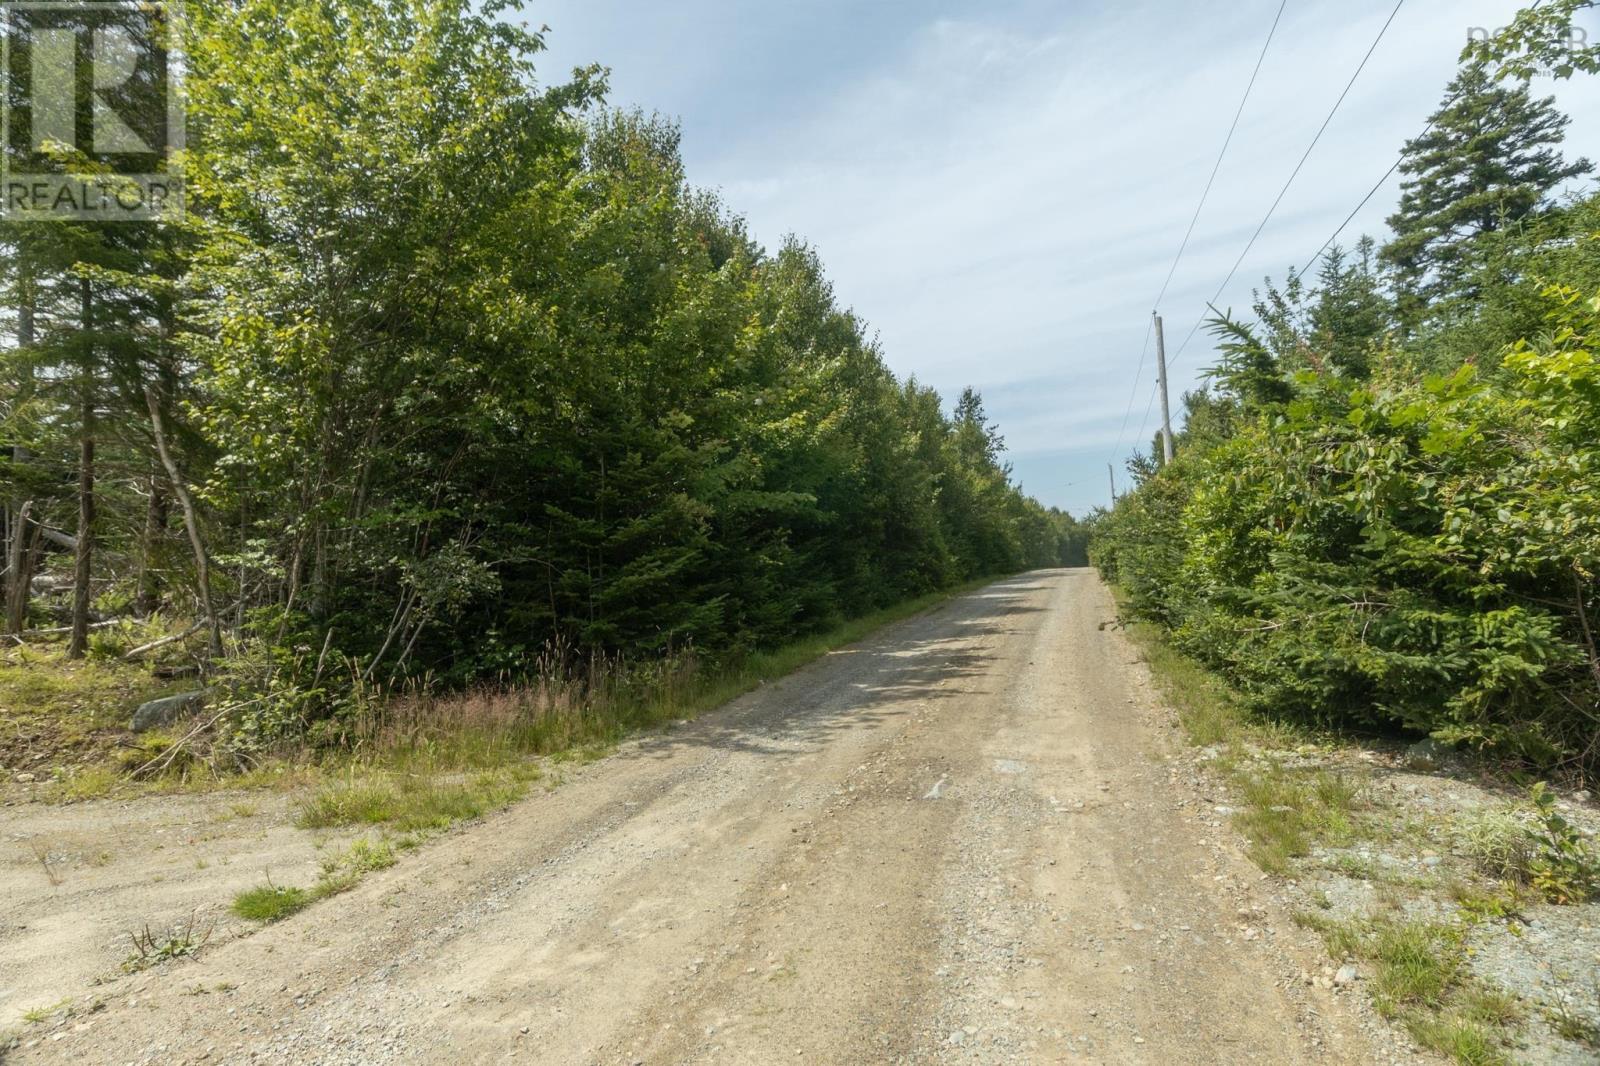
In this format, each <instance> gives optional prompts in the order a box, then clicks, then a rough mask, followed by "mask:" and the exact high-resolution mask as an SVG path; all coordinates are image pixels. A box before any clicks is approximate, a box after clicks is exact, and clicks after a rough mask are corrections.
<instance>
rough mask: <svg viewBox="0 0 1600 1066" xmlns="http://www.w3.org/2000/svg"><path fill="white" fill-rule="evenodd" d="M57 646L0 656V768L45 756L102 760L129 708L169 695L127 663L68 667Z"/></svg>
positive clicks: (145, 672)
mask: <svg viewBox="0 0 1600 1066" xmlns="http://www.w3.org/2000/svg"><path fill="white" fill-rule="evenodd" d="M62 651H63V649H62V648H61V647H60V646H58V645H50V646H31V645H25V646H22V647H14V648H10V649H8V650H6V651H5V652H4V653H3V654H0V720H3V721H4V722H5V724H6V728H5V729H4V730H0V764H4V765H7V766H17V765H22V763H21V759H22V757H23V756H24V755H32V754H34V753H36V752H38V751H41V750H45V751H51V752H56V753H61V754H73V755H79V754H82V753H85V752H92V753H95V754H104V753H105V752H107V751H109V750H110V748H111V747H112V745H114V744H115V739H116V736H117V735H118V734H119V733H120V732H121V731H122V729H123V728H125V727H126V725H127V720H128V718H129V717H130V716H131V715H132V713H133V709H134V707H135V706H137V705H138V704H139V703H140V702H142V701H143V700H148V699H154V698H155V697H157V696H160V695H163V694H165V693H166V692H168V691H170V690H171V687H172V686H171V684H170V683H169V682H164V681H158V680H156V679H155V678H153V677H151V675H150V672H149V670H148V669H147V668H146V667H144V666H141V665H138V664H134V663H123V662H118V661H116V660H107V659H99V658H90V659H84V660H81V661H77V662H72V661H69V660H68V659H67V658H66V657H65V656H64V655H63V654H62Z"/></svg>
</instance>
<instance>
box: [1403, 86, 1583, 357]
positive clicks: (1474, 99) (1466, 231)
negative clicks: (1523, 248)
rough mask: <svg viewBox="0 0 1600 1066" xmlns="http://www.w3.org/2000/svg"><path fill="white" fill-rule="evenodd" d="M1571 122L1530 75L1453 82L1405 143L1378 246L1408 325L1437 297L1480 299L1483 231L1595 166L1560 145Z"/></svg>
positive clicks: (1544, 201) (1538, 206) (1539, 204)
mask: <svg viewBox="0 0 1600 1066" xmlns="http://www.w3.org/2000/svg"><path fill="white" fill-rule="evenodd" d="M1568 121H1569V120H1568V118H1567V116H1565V115H1563V114H1562V113H1561V112H1560V111H1557V110H1556V108H1555V98H1554V97H1546V98H1544V99H1542V100H1535V99H1534V98H1533V96H1532V94H1531V93H1530V92H1529V90H1528V86H1527V84H1526V83H1523V84H1520V85H1515V86H1510V87H1508V86H1505V85H1501V84H1498V83H1496V82H1495V81H1494V80H1493V79H1492V78H1491V76H1490V74H1489V72H1488V71H1487V70H1486V69H1485V68H1483V67H1481V66H1470V67H1468V68H1466V69H1464V70H1463V71H1462V72H1461V73H1460V74H1458V75H1457V76H1456V78H1455V80H1453V81H1452V82H1451V83H1450V86H1449V89H1448V90H1447V95H1446V97H1445V102H1444V104H1443V105H1442V106H1441V107H1440V108H1439V110H1438V111H1436V112H1434V114H1433V117H1432V122H1431V125H1430V126H1429V128H1428V130H1427V131H1426V132H1425V133H1423V134H1422V136H1420V137H1417V138H1414V139H1413V140H1410V141H1407V142H1406V145H1405V148H1404V150H1403V152H1402V160H1401V163H1400V170H1401V173H1403V174H1405V175H1406V176H1407V180H1406V181H1405V182H1404V184H1403V185H1402V195H1401V198H1400V209H1399V210H1398V211H1397V212H1395V214H1393V215H1391V216H1390V218H1389V226H1390V227H1391V228H1392V229H1393V230H1394V233H1395V238H1394V240H1392V241H1390V242H1389V243H1388V244H1387V245H1385V246H1384V248H1383V251H1382V252H1381V253H1380V255H1381V258H1382V259H1383V261H1384V262H1386V263H1388V264H1389V265H1391V266H1393V267H1394V268H1395V281H1396V285H1397V288H1398V290H1399V304H1400V308H1399V309H1400V317H1401V320H1402V322H1403V323H1404V324H1405V325H1407V326H1413V327H1414V326H1415V325H1416V324H1417V323H1418V322H1419V321H1420V319H1421V318H1422V317H1423V314H1424V311H1425V309H1426V308H1427V307H1428V306H1429V305H1431V304H1434V303H1437V302H1440V301H1445V300H1449V299H1451V298H1462V297H1465V298H1469V299H1470V298H1472V297H1474V296H1475V295H1476V291H1475V290H1476V285H1475V284H1474V283H1473V280H1472V275H1473V274H1474V271H1475V264H1476V257H1475V252H1476V249H1477V239H1478V238H1479V237H1482V236H1483V235H1484V234H1486V233H1491V232H1494V231H1496V230H1498V229H1500V228H1502V227H1503V226H1506V225H1508V224H1510V223H1514V222H1517V221H1519V220H1522V219H1525V218H1528V217H1529V216H1532V215H1535V214H1538V213H1540V212H1541V211H1542V210H1545V209H1547V208H1548V206H1549V196H1550V193H1551V192H1552V191H1553V190H1554V189H1556V188H1557V187H1558V186H1560V185H1561V184H1562V183H1563V182H1565V181H1567V180H1569V179H1571V178H1575V177H1578V176H1579V175H1583V174H1587V173H1589V172H1590V170H1591V169H1592V166H1591V164H1590V163H1589V161H1588V160H1586V159H1578V160H1575V161H1573V162H1568V161H1567V160H1566V159H1565V158H1564V157H1563V156H1562V154H1561V152H1560V150H1559V145H1560V144H1561V141H1562V139H1563V137H1564V136H1565V133H1566V128H1567V124H1568Z"/></svg>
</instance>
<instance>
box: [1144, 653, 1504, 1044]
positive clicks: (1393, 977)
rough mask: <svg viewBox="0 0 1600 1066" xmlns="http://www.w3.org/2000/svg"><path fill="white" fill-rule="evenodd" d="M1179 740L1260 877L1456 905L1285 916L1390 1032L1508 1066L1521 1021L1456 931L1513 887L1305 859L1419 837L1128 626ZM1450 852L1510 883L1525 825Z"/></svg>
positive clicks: (1325, 741)
mask: <svg viewBox="0 0 1600 1066" xmlns="http://www.w3.org/2000/svg"><path fill="white" fill-rule="evenodd" d="M1128 632H1129V634H1130V636H1131V638H1132V639H1133V641H1134V643H1135V644H1137V645H1138V647H1139V648H1140V650H1141V651H1142V652H1143V654H1144V656H1145V659H1146V661H1147V662H1148V663H1149V665H1150V669H1151V672H1152V674H1153V675H1154V677H1155V679H1156V681H1157V683H1158V684H1159V685H1160V686H1161V689H1162V691H1163V693H1164V695H1165V696H1166V697H1167V700H1168V702H1169V703H1170V705H1171V706H1172V707H1173V708H1174V709H1175V710H1176V711H1177V714H1178V719H1179V723H1180V724H1181V725H1182V727H1183V730H1184V732H1185V733H1186V735H1187V737H1188V739H1189V741H1190V742H1191V743H1192V744H1195V745H1197V746H1201V747H1205V748H1207V749H1208V750H1211V751H1212V752H1213V754H1214V755H1215V757H1214V758H1212V759H1211V760H1210V765H1211V766H1212V767H1213V768H1214V769H1215V771H1216V772H1217V773H1218V774H1219V775H1220V776H1221V778H1222V779H1223V781H1224V782H1225V783H1226V785H1227V786H1228V788H1229V790H1230V792H1231V793H1232V794H1233V796H1234V797H1235V798H1236V800H1237V805H1238V808H1239V809H1238V810H1237V811H1236V812H1235V814H1234V816H1233V822H1234V825H1235V827H1236V828H1237V829H1239V831H1240V832H1241V833H1243V835H1244V836H1245V838H1246V840H1247V841H1248V845H1249V846H1248V849H1247V854H1248V855H1249V857H1250V858H1251V860H1252V861H1254V862H1255V864H1256V865H1257V866H1259V867H1260V868H1261V869H1262V870H1263V871H1265V872H1267V873H1270V874H1275V875H1278V876H1284V877H1291V876H1300V875H1301V873H1302V870H1303V868H1304V867H1305V866H1306V865H1307V864H1308V863H1313V864H1315V865H1316V866H1319V867H1324V868H1328V869H1331V870H1335V871H1337V872H1339V873H1341V874H1343V875H1345V876H1347V877H1352V878H1357V879H1360V880H1363V881H1368V882H1375V883H1382V884H1385V885H1387V886H1388V887H1387V889H1386V891H1388V892H1391V893H1393V892H1396V891H1399V890H1401V889H1403V890H1406V891H1431V890H1432V889H1433V888H1436V887H1437V888H1440V889H1441V890H1442V891H1445V892H1446V893H1447V894H1448V896H1449V898H1452V899H1453V900H1454V902H1455V903H1456V904H1457V906H1458V907H1459V913H1460V915H1461V918H1462V921H1461V922H1460V923H1455V924H1440V923H1433V922H1419V921H1412V920H1408V919H1406V918H1404V917H1403V916H1401V915H1400V914H1398V913H1389V914H1380V915H1378V916H1375V917H1374V916H1369V917H1367V918H1364V919H1353V920H1340V919H1339V918H1337V917H1335V916H1333V914H1332V913H1331V911H1332V901H1331V900H1330V899H1329V898H1328V897H1327V896H1326V894H1321V895H1320V898H1319V897H1318V896H1316V895H1314V896H1313V902H1314V903H1315V904H1316V905H1317V906H1318V908H1319V909H1316V910H1308V911H1303V912H1301V913H1299V914H1297V915H1296V916H1295V920H1296V921H1297V922H1298V923H1299V924H1301V925H1303V926H1306V927H1308V928H1311V929H1314V930H1316V931H1317V932H1318V933H1319V934H1321V936H1322V939H1323V942H1324V944H1325V945H1326V946H1327V949H1328V953H1329V954H1330V955H1331V956H1332V957H1333V958H1335V959H1339V960H1346V959H1348V960H1353V961H1358V962H1359V963H1360V964H1361V967H1360V968H1361V970H1362V972H1363V976H1364V977H1365V978H1366V980H1365V981H1364V984H1365V986H1366V988H1367V990H1368V991H1369V992H1370V993H1371V995H1372V998H1373V1001H1374V1005H1375V1006H1376V1007H1377V1008H1378V1010H1379V1011H1380V1012H1381V1013H1382V1014H1383V1015H1384V1016H1385V1017H1388V1018H1390V1019H1393V1020H1394V1021H1396V1022H1398V1023H1399V1024H1402V1025H1404V1026H1405V1027H1406V1029H1407V1030H1408V1031H1409V1032H1410V1033H1411V1035H1412V1036H1413V1037H1414V1038H1415V1039H1416V1040H1417V1041H1418V1042H1419V1043H1420V1044H1422V1045H1424V1046H1426V1047H1428V1048H1431V1049H1433V1050H1434V1051H1437V1052H1439V1053H1441V1054H1443V1055H1446V1056H1448V1057H1450V1058H1451V1059H1452V1060H1453V1061H1455V1062H1458V1063H1462V1064H1464V1066H1501V1064H1505V1063H1509V1062H1510V1059H1509V1058H1508V1057H1507V1054H1506V1051H1505V1048H1506V1046H1507V1045H1508V1043H1509V1037H1510V1035H1511V1034H1513V1033H1514V1032H1515V1030H1516V1029H1517V1028H1518V1027H1519V1026H1520V1025H1521V1024H1522V1022H1523V1020H1524V1017H1525V1012H1524V1010H1523V1007H1522V1005H1521V1003H1519V1002H1518V1001H1517V1000H1516V999H1514V998H1513V997H1510V996H1507V995H1505V994H1503V993H1501V992H1499V991H1498V990H1496V989H1493V988H1490V987H1488V986H1486V985H1484V984H1483V983H1481V982H1479V981H1477V980H1476V979H1474V978H1473V977H1472V975H1471V974H1470V971H1469V969H1468V966H1467V954H1466V947H1465V945H1464V943H1463V940H1464V937H1465V930H1466V929H1468V928H1470V927H1471V925H1472V924H1473V923H1475V922H1478V921H1485V920H1496V919H1507V918H1510V917H1513V916H1514V915H1515V914H1516V909H1517V906H1518V903H1519V900H1518V896H1517V892H1516V889H1515V887H1514V885H1508V886H1498V887H1496V888H1494V889H1492V890H1490V889H1485V888H1482V887H1479V886H1477V885H1476V884H1470V883H1468V882H1465V881H1462V880H1460V879H1456V880H1453V881H1451V882H1449V883H1447V884H1445V885H1443V886H1436V885H1434V884H1433V883H1432V882H1430V881H1428V880H1427V879H1425V878H1420V877H1418V878H1410V877H1406V876H1404V874H1403V873H1402V872H1391V871H1387V870H1385V869H1384V868H1382V867H1381V866H1380V865H1379V864H1377V863H1375V862H1373V861H1370V860H1366V859H1363V858H1360V857H1358V856H1356V855H1352V854H1350V853H1349V852H1348V851H1338V852H1335V853H1333V854H1329V855H1324V856H1321V857H1319V858H1313V856H1314V855H1315V853H1316V851H1317V849H1318V848H1319V847H1328V848H1342V847H1347V846H1348V845H1350V844H1352V843H1354V842H1356V841H1358V840H1382V841H1386V842H1388V843H1391V844H1395V843H1401V842H1405V841H1409V842H1411V843H1412V844H1415V843H1417V842H1419V841H1420V840H1421V839H1422V838H1423V837H1425V836H1426V830H1427V827H1426V826H1425V825H1424V824H1422V823H1421V822H1419V821H1417V820H1415V819H1402V822H1401V823H1400V824H1396V823H1394V822H1392V821H1385V820H1384V819H1382V818H1379V817H1377V815H1376V814H1375V813H1373V812H1371V811H1370V810H1369V809H1368V805H1367V804H1366V803H1365V802H1364V800H1363V783H1364V782H1363V779H1362V778H1361V777H1358V776H1352V775H1350V774H1345V773H1338V772H1334V771H1330V770H1328V769H1326V768H1323V767H1318V766H1298V765H1293V760H1291V759H1288V758H1286V757H1285V756H1287V755H1289V754H1291V753H1295V752H1305V751H1307V750H1312V751H1332V750H1333V749H1334V748H1335V746H1336V744H1337V743H1338V741H1337V738H1329V737H1325V736H1320V735H1314V734H1312V733H1311V732H1310V731H1309V730H1308V729H1301V728H1298V727H1295V726H1292V725H1287V724H1282V723H1276V722H1268V721H1264V720H1262V719H1260V718H1257V717H1255V716H1252V715H1251V714H1250V713H1249V711H1248V710H1247V709H1246V708H1244V707H1243V706H1242V705H1241V704H1240V702H1239V700H1238V699H1237V698H1236V697H1235V695H1234V693H1233V692H1232V690H1231V689H1230V688H1229V686H1228V685H1227V683H1226V682H1224V681H1223V680H1222V679H1221V678H1219V677H1218V676H1217V675H1215V674H1213V673H1212V672H1211V671H1210V670H1208V669H1206V667H1204V666H1203V665H1201V664H1200V663H1198V662H1196V661H1194V660H1193V659H1190V658H1189V657H1187V656H1185V655H1183V654H1182V653H1181V652H1179V651H1178V650H1177V649H1176V648H1174V647H1172V645H1171V644H1170V643H1168V642H1167V640H1166V637H1165V635H1164V634H1163V633H1162V631H1161V630H1160V629H1159V628H1158V627H1156V626H1153V625H1149V624H1145V623H1134V624H1132V625H1130V626H1129V627H1128ZM1462 836H1463V837H1464V838H1465V841H1464V842H1463V841H1462V839H1461V838H1460V837H1458V841H1457V843H1458V847H1459V848H1460V850H1462V851H1463V852H1464V853H1465V854H1467V855H1470V856H1471V857H1472V858H1473V859H1474V861H1475V862H1476V863H1477V864H1478V867H1479V869H1480V871H1482V872H1484V873H1493V874H1497V875H1504V876H1506V877H1507V878H1508V880H1510V881H1516V880H1521V879H1523V878H1524V877H1525V876H1526V873H1525V871H1526V868H1527V863H1528V860H1529V856H1528V855H1527V853H1526V851H1525V849H1526V843H1525V830H1521V827H1520V826H1519V825H1518V821H1517V820H1516V819H1515V818H1513V817H1510V816H1508V815H1507V814H1505V813H1503V812H1502V813H1496V814H1494V815H1492V816H1486V817H1485V818H1483V819H1482V820H1480V821H1478V822H1474V823H1473V824H1471V825H1470V826H1468V827H1467V829H1466V830H1464V832H1463V834H1462Z"/></svg>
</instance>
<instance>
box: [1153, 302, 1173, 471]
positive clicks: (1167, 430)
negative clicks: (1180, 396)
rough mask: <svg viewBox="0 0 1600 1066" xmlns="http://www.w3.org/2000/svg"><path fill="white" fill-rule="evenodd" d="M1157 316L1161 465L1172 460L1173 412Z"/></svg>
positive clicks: (1162, 341)
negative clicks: (1168, 397) (1169, 401)
mask: <svg viewBox="0 0 1600 1066" xmlns="http://www.w3.org/2000/svg"><path fill="white" fill-rule="evenodd" d="M1150 313H1151V314H1152V315H1155V317H1156V381H1157V382H1158V383H1159V384H1160V386H1161V465H1162V466H1165V465H1167V464H1168V463H1170V462H1172V412H1171V411H1170V410H1169V409H1168V407H1167V339H1166V336H1165V335H1164V334H1163V333H1162V332H1161V316H1160V315H1156V313H1155V312H1154V311H1152V312H1150Z"/></svg>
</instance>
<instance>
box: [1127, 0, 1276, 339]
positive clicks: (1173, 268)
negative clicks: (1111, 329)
mask: <svg viewBox="0 0 1600 1066" xmlns="http://www.w3.org/2000/svg"><path fill="white" fill-rule="evenodd" d="M1288 6H1289V0H1283V2H1282V3H1280V4H1279V5H1278V13H1277V14H1276V15H1274V16H1273V19H1272V28H1271V29H1269V30H1267V39H1266V41H1264V42H1263V43H1262V45H1261V54H1260V55H1258V56H1257V57H1256V66H1255V69H1254V70H1252V71H1251V72H1250V82H1249V84H1248V85H1246V86H1245V87H1244V96H1242V97H1240V98H1239V108H1238V110H1236V111H1235V112H1234V113H1233V124H1232V125H1230V126H1229V127H1228V135H1227V136H1226V137H1224V138H1223V139H1222V151H1220V152H1218V153H1217V161H1216V163H1214V164H1213V165H1212V167H1211V177H1209V178H1207V179H1206V187H1205V191H1204V192H1202V193H1201V194H1200V202H1199V203H1198V204H1196V205H1195V207H1194V217H1193V218H1191V219H1189V229H1188V232H1186V233H1184V235H1183V243H1181V244H1179V245H1178V254H1177V255H1175V256H1173V257H1172V266H1171V267H1169V268H1168V269H1167V279H1166V280H1165V281H1163V282H1162V283H1161V291H1160V292H1159V293H1157V294H1156V302H1155V303H1154V304H1153V305H1152V306H1153V307H1155V308H1156V309H1157V310H1160V308H1161V300H1162V298H1163V297H1165V296H1166V295H1167V286H1169V285H1171V284H1172V275H1173V274H1175V273H1177V270H1178V263H1179V261H1180V260H1182V259H1183V253H1184V250H1185V249H1186V248H1188V247H1189V238H1190V237H1193V236H1194V227H1195V223H1197V222H1199V221H1200V212H1201V210H1202V209H1203V208H1204V207H1205V206H1206V198H1207V197H1208V196H1210V195H1211V186H1212V185H1213V184H1214V183H1215V182H1216V180H1217V172H1218V171H1219V170H1221V169H1222V159H1223V157H1224V156H1226V155H1227V154H1228V145H1230V144H1232V143H1233V134H1234V131H1235V130H1237V129H1238V128H1239V119H1240V117H1241V116H1242V115H1243V114H1244V105H1245V104H1246V103H1248V102H1249V100H1250V90H1252V89H1254V88H1255V87H1256V78H1257V76H1259V75H1260V73H1261V64H1262V62H1263V61H1264V60H1265V59H1266V58H1267V49H1268V48H1270V47H1271V46H1272V38H1273V36H1274V35H1275V34H1276V33H1277V32H1278V23H1279V22H1280V21H1282V19H1283V9H1284V8H1286V7H1288Z"/></svg>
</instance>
